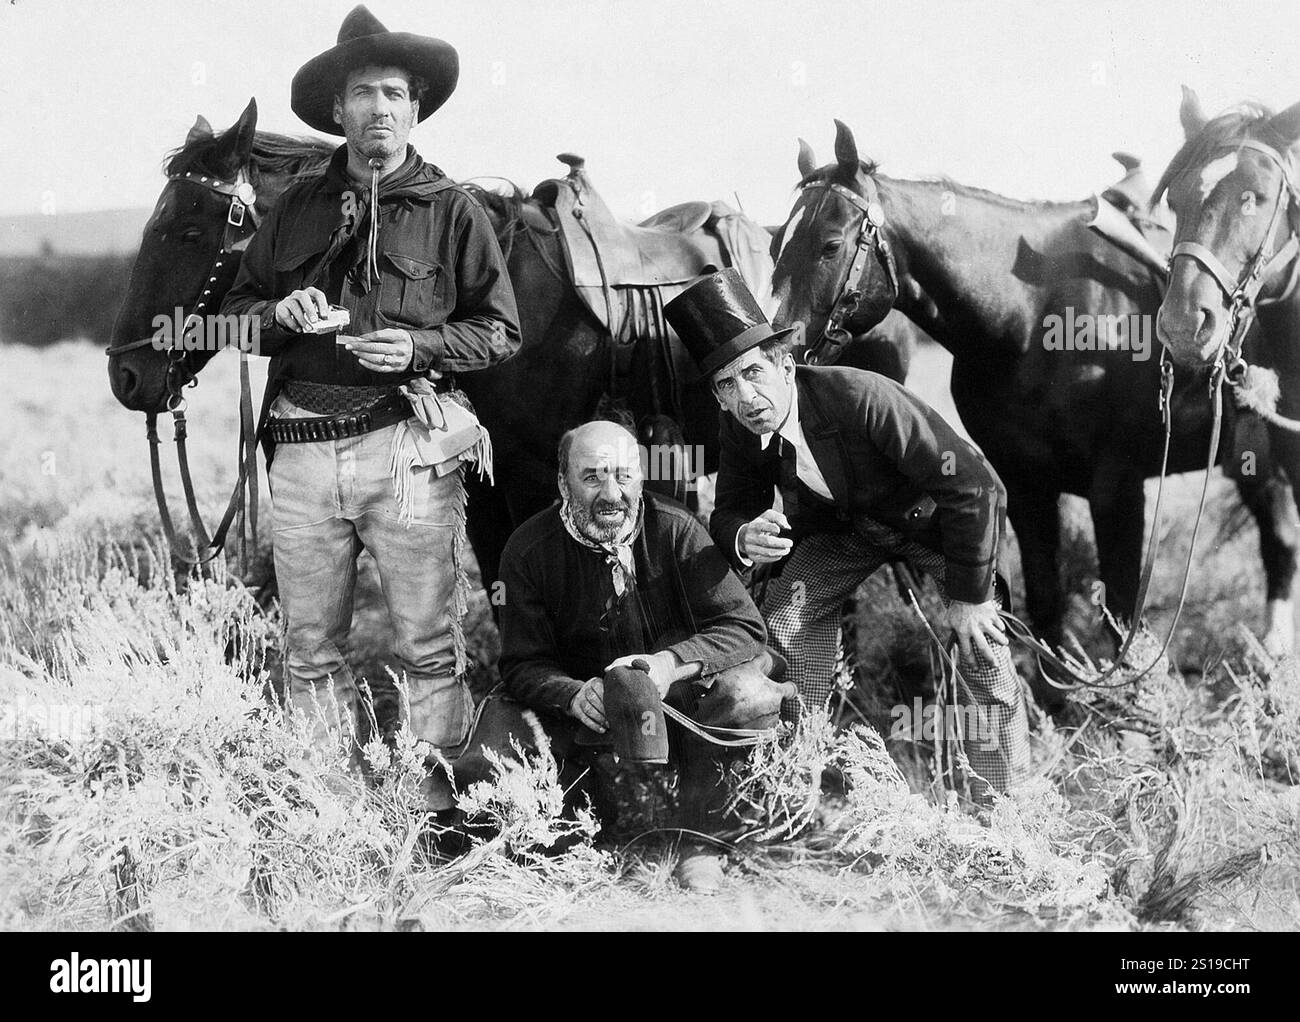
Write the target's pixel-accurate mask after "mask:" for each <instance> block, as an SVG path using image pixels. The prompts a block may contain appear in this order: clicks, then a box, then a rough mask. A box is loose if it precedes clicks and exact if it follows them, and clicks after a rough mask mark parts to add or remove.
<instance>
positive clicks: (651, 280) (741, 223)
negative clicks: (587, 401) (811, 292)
mask: <svg viewBox="0 0 1300 1022" xmlns="http://www.w3.org/2000/svg"><path fill="white" fill-rule="evenodd" d="M558 159H559V160H560V162H562V163H564V164H565V165H566V166H568V168H569V172H568V174H567V175H565V176H564V177H562V178H553V179H550V180H547V181H543V182H542V183H541V184H539V185H538V186H537V187H536V188H535V189H534V190H533V199H534V200H535V201H537V202H538V203H539V204H540V205H541V206H542V207H543V208H545V209H546V210H547V211H548V213H549V215H550V216H551V217H552V219H553V220H554V222H555V223H556V225H557V226H558V227H559V230H560V235H561V237H562V238H563V240H564V249H565V253H566V256H567V259H568V264H569V271H570V275H571V278H572V281H573V285H574V287H575V288H576V289H577V291H578V293H579V295H580V296H581V297H582V300H583V302H584V304H586V306H587V307H588V308H589V309H590V310H591V311H592V313H593V314H594V315H595V316H596V318H597V319H599V320H600V322H601V323H602V324H604V326H605V327H606V328H607V329H608V330H609V331H610V333H611V335H612V336H613V337H614V339H615V341H616V342H619V343H622V344H630V343H634V342H636V341H638V340H651V341H663V340H666V339H667V338H670V337H671V338H673V339H674V340H675V335H674V334H673V332H672V329H671V327H669V325H668V323H667V320H666V319H665V318H664V316H663V304H664V303H665V302H667V301H669V300H670V299H671V298H673V297H674V296H675V295H676V294H677V293H678V292H680V291H681V290H683V289H684V288H685V287H686V286H687V285H689V284H690V283H691V282H692V281H694V280H695V279H696V278H697V277H700V276H701V275H703V274H706V273H711V272H713V271H715V270H719V269H723V268H725V267H728V266H736V267H737V268H738V269H739V270H740V271H741V275H742V276H743V277H744V278H745V281H746V283H747V284H748V285H749V286H750V289H751V290H752V291H754V293H755V295H756V296H757V297H758V298H759V300H760V302H762V301H764V300H765V299H767V297H768V296H769V295H770V293H771V286H772V263H771V257H770V255H769V254H768V244H769V242H770V240H771V239H770V236H769V235H768V233H767V232H766V231H765V230H764V229H763V228H762V227H761V226H759V225H758V224H755V223H754V222H753V221H751V220H749V219H748V218H746V217H744V216H743V215H742V214H740V213H738V212H736V211H735V210H733V209H731V208H730V207H729V206H727V205H726V204H725V203H722V202H702V201H696V202H685V203H681V204H679V205H676V206H670V207H669V208H667V209H665V210H662V211H661V212H659V213H656V214H655V215H654V216H652V217H650V218H648V219H647V220H644V221H642V222H641V223H639V224H633V223H630V222H627V221H623V220H619V219H617V218H616V217H615V216H614V215H613V213H612V212H611V211H610V209H609V207H608V206H607V205H606V203H605V201H604V199H602V198H601V197H600V194H599V193H598V192H597V191H596V190H595V188H594V187H593V186H592V183H591V179H590V178H589V177H588V175H587V172H586V169H585V161H584V160H583V159H582V157H580V156H574V155H572V154H570V153H562V154H561V155H560V156H559V157H558ZM682 368H683V369H684V370H686V371H687V372H688V373H689V372H690V369H689V366H686V365H683V367H682ZM691 375H693V373H692V374H691Z"/></svg>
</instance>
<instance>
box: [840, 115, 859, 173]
mask: <svg viewBox="0 0 1300 1022" xmlns="http://www.w3.org/2000/svg"><path fill="white" fill-rule="evenodd" d="M835 162H836V163H838V164H839V165H840V169H841V170H843V171H845V172H847V173H849V174H856V173H857V172H858V166H859V164H860V162H861V161H860V160H859V159H858V144H857V142H855V141H853V132H851V131H849V126H848V125H847V124H845V123H844V122H843V121H839V120H837V121H836V122H835Z"/></svg>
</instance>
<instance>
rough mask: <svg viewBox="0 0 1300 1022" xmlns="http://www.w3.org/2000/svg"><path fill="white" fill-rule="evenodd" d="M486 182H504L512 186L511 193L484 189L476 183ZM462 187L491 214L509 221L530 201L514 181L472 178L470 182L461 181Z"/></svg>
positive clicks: (500, 178) (502, 178)
mask: <svg viewBox="0 0 1300 1022" xmlns="http://www.w3.org/2000/svg"><path fill="white" fill-rule="evenodd" d="M485 180H493V181H502V182H504V183H505V184H507V185H509V186H510V193H509V194H508V195H505V194H502V193H501V192H499V191H496V190H495V189H492V188H484V187H483V186H482V185H480V184H476V183H475V182H476V181H485ZM460 186H461V187H462V188H464V189H465V191H467V192H469V193H470V194H471V195H472V196H474V198H476V199H478V201H479V202H480V203H481V204H482V205H484V206H486V207H487V208H488V210H489V211H490V212H492V213H495V214H497V215H498V216H502V217H506V218H507V219H510V218H513V216H514V214H515V213H516V212H517V211H518V209H519V207H520V206H522V205H523V204H524V202H526V201H527V199H528V196H527V194H526V193H525V192H524V190H523V189H522V188H520V187H519V186H518V185H517V184H515V183H514V182H513V181H511V180H509V179H508V178H504V177H499V178H490V179H489V178H471V179H470V180H468V181H461V182H460Z"/></svg>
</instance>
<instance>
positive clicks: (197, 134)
mask: <svg viewBox="0 0 1300 1022" xmlns="http://www.w3.org/2000/svg"><path fill="white" fill-rule="evenodd" d="M211 137H212V125H211V124H209V123H208V119H207V118H206V117H204V116H203V115H202V114H199V116H198V117H197V118H196V119H195V121H194V127H192V128H190V133H189V134H188V135H186V136H185V144H186V145H187V146H188V145H192V144H193V143H195V142H197V141H199V140H200V139H204V138H211Z"/></svg>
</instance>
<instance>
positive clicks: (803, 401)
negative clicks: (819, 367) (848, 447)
mask: <svg viewBox="0 0 1300 1022" xmlns="http://www.w3.org/2000/svg"><path fill="white" fill-rule="evenodd" d="M794 382H795V386H796V387H797V388H798V389H799V425H800V426H802V427H803V436H804V439H805V440H806V441H807V442H808V449H809V450H810V451H811V452H812V456H813V460H814V461H815V462H817V468H818V469H820V470H821V474H822V477H823V478H824V479H825V480H826V486H827V487H828V488H829V489H830V491H831V496H832V497H834V498H835V503H837V504H843V503H845V502H846V501H847V499H848V489H849V488H848V480H847V479H846V477H845V472H844V455H843V445H842V444H841V443H840V427H839V423H837V422H835V421H834V420H833V419H832V418H831V417H830V416H829V415H827V413H826V409H825V407H824V406H823V404H822V402H821V401H820V400H819V398H818V395H817V378H816V376H815V375H814V374H813V373H812V372H811V371H809V369H808V368H807V367H805V366H799V367H797V368H796V369H795V378H794Z"/></svg>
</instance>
